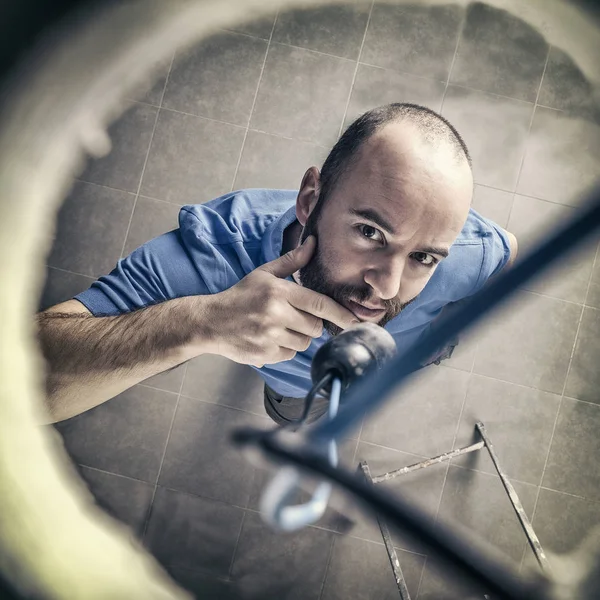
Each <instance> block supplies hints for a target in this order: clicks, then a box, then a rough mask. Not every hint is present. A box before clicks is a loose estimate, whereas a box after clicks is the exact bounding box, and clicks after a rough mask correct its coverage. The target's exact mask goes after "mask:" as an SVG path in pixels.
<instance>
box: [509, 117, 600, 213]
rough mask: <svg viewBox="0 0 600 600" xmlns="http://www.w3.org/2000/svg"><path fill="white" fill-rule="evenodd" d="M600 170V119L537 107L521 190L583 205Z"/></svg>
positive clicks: (536, 196) (520, 179)
mask: <svg viewBox="0 0 600 600" xmlns="http://www.w3.org/2000/svg"><path fill="white" fill-rule="evenodd" d="M598 172H600V122H598V123H596V122H594V121H591V120H589V119H586V118H583V117H575V116H569V115H568V114H567V113H564V112H561V111H557V110H553V109H550V108H543V107H540V106H538V107H536V109H535V116H534V118H533V124H532V127H531V135H530V136H529V139H528V141H527V151H526V153H525V159H524V161H523V170H522V172H521V176H520V177H519V185H518V187H517V190H516V191H517V192H519V193H520V194H525V195H526V196H534V197H535V198H541V199H543V200H550V201H551V202H557V203H559V204H567V205H569V206H579V205H580V203H581V195H582V194H583V193H584V192H585V191H586V190H588V189H589V187H590V186H591V185H592V184H593V183H594V182H595V181H596V179H597V178H598Z"/></svg>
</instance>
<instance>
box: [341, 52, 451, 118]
mask: <svg viewBox="0 0 600 600" xmlns="http://www.w3.org/2000/svg"><path fill="white" fill-rule="evenodd" d="M445 88H446V84H445V83H444V82H442V81H436V80H434V79H427V78H425V77H418V76H416V75H409V74H407V73H397V72H396V71H392V70H390V69H382V68H381V67H372V66H369V65H362V64H359V65H358V72H357V73H356V80H355V81H354V86H353V87H352V95H351V97H350V104H349V105H348V111H347V113H346V119H345V121H344V129H346V128H347V127H348V126H350V124H351V123H352V122H353V121H354V120H355V119H356V118H358V117H359V116H360V115H361V114H363V113H364V112H366V111H368V110H371V109H372V108H375V107H377V106H382V105H384V104H391V103H393V102H410V103H412V104H420V105H422V106H426V107H428V108H431V109H432V110H435V111H438V112H439V110H440V109H441V107H442V97H443V96H444V89H445Z"/></svg>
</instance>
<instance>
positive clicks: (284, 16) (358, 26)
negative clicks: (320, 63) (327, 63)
mask: <svg viewBox="0 0 600 600" xmlns="http://www.w3.org/2000/svg"><path fill="white" fill-rule="evenodd" d="M368 17H369V5H368V4H367V3H366V2H362V1H360V0H358V1H357V0H346V2H345V3H344V4H341V5H340V4H336V5H331V6H318V7H317V8H309V9H304V10H302V9H299V10H293V11H285V12H284V11H282V12H280V13H279V16H278V18H277V23H275V29H274V31H273V41H274V42H279V43H281V44H290V45H292V46H299V47H300V48H307V49H308V50H316V51H318V52H324V53H325V54H332V55H333V56H340V57H342V58H349V59H352V60H357V59H358V53H359V51H360V46H361V44H362V40H363V36H364V33H365V28H366V26H367V19H368Z"/></svg>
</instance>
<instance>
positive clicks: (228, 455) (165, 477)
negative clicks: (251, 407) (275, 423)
mask: <svg viewBox="0 0 600 600" xmlns="http://www.w3.org/2000/svg"><path fill="white" fill-rule="evenodd" d="M269 425H270V421H268V420H267V419H266V418H265V419H262V418H260V417H257V416H255V415H251V414H249V413H246V412H242V411H239V410H234V409H232V408H227V407H225V406H216V405H213V404H206V403H204V402H200V401H198V400H192V399H191V398H185V397H182V398H181V399H180V402H179V406H178V409H177V414H176V415H175V420H174V422H173V429H172V431H171V436H170V438H169V444H168V446H167V451H166V454H165V459H164V463H163V467H162V470H161V473H160V479H159V484H160V485H163V486H165V487H169V488H173V489H176V490H180V491H183V492H188V493H190V494H198V495H201V496H205V497H207V498H214V499H216V500H222V501H224V502H229V503H231V504H236V505H238V506H246V505H247V503H248V499H249V496H250V490H251V486H252V481H253V471H254V467H253V465H252V464H251V462H250V461H249V460H248V457H247V456H246V455H245V453H244V452H243V451H242V450H240V449H239V448H237V447H236V446H234V444H233V442H232V441H231V433H232V431H233V430H234V429H236V428H238V427H257V428H259V427H260V428H263V429H266V428H268V427H269Z"/></svg>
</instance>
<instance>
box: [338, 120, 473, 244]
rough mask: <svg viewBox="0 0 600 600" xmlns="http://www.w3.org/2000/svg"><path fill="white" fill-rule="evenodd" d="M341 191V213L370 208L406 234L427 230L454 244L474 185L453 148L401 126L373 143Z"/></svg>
mask: <svg viewBox="0 0 600 600" xmlns="http://www.w3.org/2000/svg"><path fill="white" fill-rule="evenodd" d="M337 189H339V191H340V194H338V198H336V202H335V204H336V205H337V207H338V210H342V211H344V212H346V213H350V212H351V211H352V210H353V209H357V208H358V209H364V208H370V209H373V210H376V211H377V212H379V213H381V214H382V215H384V216H385V217H386V219H387V220H388V221H390V222H391V223H393V224H394V225H395V226H396V227H395V229H398V231H399V232H400V235H402V234H403V230H404V234H406V235H411V234H414V233H415V232H416V230H419V229H426V230H427V231H428V232H429V234H430V235H436V236H441V237H443V238H449V237H452V236H453V237H452V241H453V239H454V238H455V237H456V235H458V233H460V230H461V229H462V226H463V224H464V222H465V220H466V218H467V215H468V210H469V206H470V203H471V196H472V190H473V180H472V175H471V170H470V168H469V166H468V164H467V162H466V160H465V161H461V160H458V159H457V157H456V153H455V150H454V149H453V148H451V147H448V146H447V145H446V146H445V147H444V146H441V147H436V146H435V145H432V144H431V143H429V142H426V141H424V140H422V136H420V135H419V134H418V132H415V131H414V130H413V129H412V128H410V127H406V126H404V125H401V126H400V127H395V128H394V127H393V126H387V127H386V128H384V130H383V131H382V132H381V133H380V134H376V135H375V136H373V137H372V138H370V139H369V140H367V142H366V143H365V144H364V145H363V147H362V148H361V149H360V151H359V153H358V155H357V157H356V159H355V160H354V164H353V166H352V168H351V170H350V172H349V173H347V174H346V175H345V176H344V177H342V179H341V181H340V185H339V186H338V188H337ZM334 195H335V194H334ZM450 243H451V242H450Z"/></svg>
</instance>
